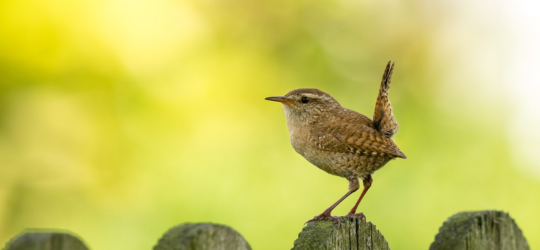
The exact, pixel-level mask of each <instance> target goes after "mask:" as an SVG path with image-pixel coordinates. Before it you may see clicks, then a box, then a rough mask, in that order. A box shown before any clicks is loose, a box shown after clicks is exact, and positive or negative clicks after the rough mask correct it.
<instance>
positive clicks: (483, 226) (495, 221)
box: [429, 211, 529, 250]
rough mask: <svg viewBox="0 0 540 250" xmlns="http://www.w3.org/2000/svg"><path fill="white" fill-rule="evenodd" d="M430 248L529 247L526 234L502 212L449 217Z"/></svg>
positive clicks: (504, 249)
mask: <svg viewBox="0 0 540 250" xmlns="http://www.w3.org/2000/svg"><path fill="white" fill-rule="evenodd" d="M429 249H430V250H481V249H482V250H483V249H485V250H491V249H494V250H528V249H529V245H528V244H527V240H526V239H525V237H524V236H523V233H522V232H521V230H520V229H519V227H518V226H517V225H516V223H515V222H514V220H513V219H512V218H510V216H509V215H508V214H507V213H505V212H501V211H479V212H462V213H457V214H455V215H453V216H452V217H450V218H449V219H448V220H447V221H446V222H444V224H443V225H442V227H441V228H440V229H439V233H438V234H437V236H435V241H434V242H433V243H432V244H431V246H430V248H429Z"/></svg>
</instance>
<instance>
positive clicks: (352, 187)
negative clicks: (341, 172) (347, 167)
mask: <svg viewBox="0 0 540 250" xmlns="http://www.w3.org/2000/svg"><path fill="white" fill-rule="evenodd" d="M348 180H349V192H347V193H346V194H345V195H344V196H343V197H341V199H339V200H338V201H336V203H334V204H333V205H332V206H330V207H329V208H327V209H326V210H324V212H322V214H319V215H317V216H315V217H313V219H311V220H308V221H307V222H306V223H309V222H312V221H318V220H332V221H333V222H334V223H336V224H338V225H339V224H340V222H339V219H338V217H337V216H332V215H330V213H331V212H332V210H334V208H336V206H337V205H339V203H341V202H342V201H343V200H345V198H347V197H348V196H349V195H351V194H352V193H354V192H355V191H356V190H358V189H359V188H360V183H359V182H358V178H356V177H353V178H348Z"/></svg>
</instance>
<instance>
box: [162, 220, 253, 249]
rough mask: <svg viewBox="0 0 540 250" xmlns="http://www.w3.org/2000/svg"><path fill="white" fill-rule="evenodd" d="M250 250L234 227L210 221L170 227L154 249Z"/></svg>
mask: <svg viewBox="0 0 540 250" xmlns="http://www.w3.org/2000/svg"><path fill="white" fill-rule="evenodd" d="M195 249H196V250H206V249H208V250H251V247H250V246H249V244H248V243H247V242H246V240H245V239H244V237H242V235H240V234H239V233H238V232H236V231H235V230H234V229H232V228H230V227H228V226H224V225H217V224H211V223H204V224H181V225H179V226H176V227H173V228H171V229H170V230H169V231H167V232H166V233H165V234H164V235H163V237H161V239H160V240H159V241H158V243H157V245H156V246H155V247H154V250H195Z"/></svg>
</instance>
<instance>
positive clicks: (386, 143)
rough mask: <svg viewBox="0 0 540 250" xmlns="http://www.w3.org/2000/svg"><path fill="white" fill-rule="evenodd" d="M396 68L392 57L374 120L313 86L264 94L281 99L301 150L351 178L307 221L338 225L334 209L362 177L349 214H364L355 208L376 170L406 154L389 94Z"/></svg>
mask: <svg viewBox="0 0 540 250" xmlns="http://www.w3.org/2000/svg"><path fill="white" fill-rule="evenodd" d="M393 71H394V63H392V61H389V62H388V63H387V65H386V69H385V71H384V74H383V77H382V81H381V86H380V88H379V95H378V97H377V101H376V103H375V111H374V113H373V119H370V118H368V117H367V116H365V115H362V114H360V113H358V112H356V111H353V110H350V109H347V108H345V107H342V106H341V105H340V104H339V102H338V101H337V100H336V99H334V98H333V97H332V96H330V95H329V94H327V93H325V92H323V91H321V90H318V89H314V88H303V89H296V90H293V91H291V92H289V93H287V94H286V95H285V96H271V97H267V98H265V100H269V101H274V102H279V103H281V104H282V106H283V111H284V113H285V118H286V121H287V129H288V131H289V135H290V142H291V144H292V147H293V149H294V150H295V151H296V152H297V153H298V154H300V155H301V156H303V157H304V158H305V159H306V160H307V161H309V162H310V163H311V164H313V165H315V166H316V167H318V168H319V169H321V170H323V171H325V172H327V173H329V174H331V175H336V176H339V177H343V178H345V179H347V180H348V181H349V191H348V192H347V193H346V194H345V195H344V196H343V197H341V198H340V199H339V200H338V201H337V202H335V203H334V204H332V205H331V206H330V207H329V208H327V209H326V210H324V212H322V213H321V214H319V215H317V216H315V217H313V219H311V220H309V221H307V222H306V223H309V222H313V221H319V220H331V221H333V222H334V223H336V224H339V223H340V222H339V217H336V216H332V215H331V212H332V210H333V209H334V208H335V207H336V206H338V205H339V204H340V203H341V202H342V201H343V200H344V199H346V198H347V197H348V196H349V195H351V194H352V193H354V192H356V191H357V190H358V189H360V182H359V179H362V183H363V186H364V189H363V191H362V193H361V194H360V197H359V198H358V200H357V202H356V203H355V205H354V206H353V207H352V209H351V210H350V211H349V213H348V214H347V215H346V216H348V217H362V218H364V219H365V215H364V214H363V213H356V210H357V208H358V205H359V204H360V202H361V201H362V199H363V198H364V195H365V194H366V192H367V191H368V190H369V188H370V187H371V185H372V183H373V177H372V175H373V174H374V173H375V171H377V170H379V169H380V168H381V167H383V166H384V165H385V164H386V163H388V162H389V161H390V160H392V159H395V158H403V159H407V157H406V156H405V154H404V153H403V152H401V150H400V149H399V148H398V146H397V145H396V144H395V143H394V141H393V140H392V137H393V136H394V135H395V134H396V132H397V131H398V128H399V125H398V123H397V121H396V119H395V117H394V114H393V112H392V106H391V105H390V101H389V99H388V90H389V88H390V82H391V77H392V73H393Z"/></svg>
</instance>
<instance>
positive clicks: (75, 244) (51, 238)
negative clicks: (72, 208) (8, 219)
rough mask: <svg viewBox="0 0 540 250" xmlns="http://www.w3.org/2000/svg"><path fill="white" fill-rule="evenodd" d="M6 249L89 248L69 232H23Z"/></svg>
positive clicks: (78, 249)
mask: <svg viewBox="0 0 540 250" xmlns="http://www.w3.org/2000/svg"><path fill="white" fill-rule="evenodd" d="M4 249H5V250H88V247H86V246H85V245H84V243H83V242H82V241H81V240H79V239H78V238H77V237H75V236H73V235H71V234H70V233H68V232H33V231H29V232H23V233H21V234H19V235H17V236H15V237H13V239H11V241H10V242H8V243H7V244H6V247H5V248H4Z"/></svg>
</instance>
